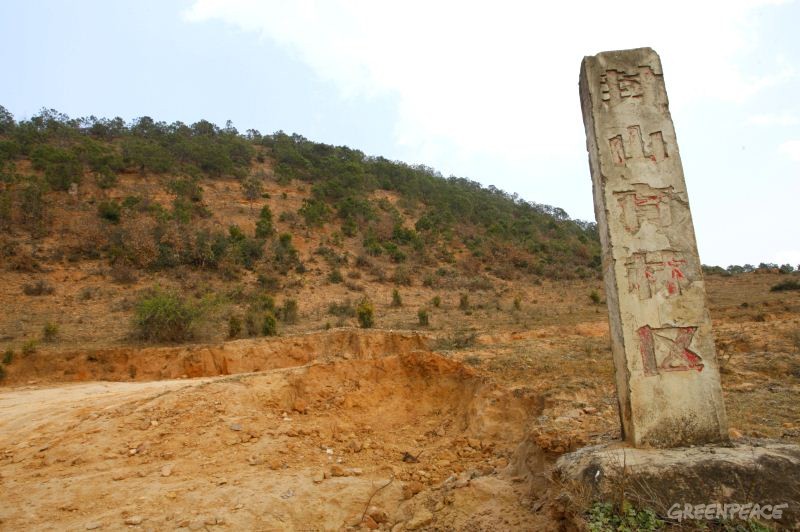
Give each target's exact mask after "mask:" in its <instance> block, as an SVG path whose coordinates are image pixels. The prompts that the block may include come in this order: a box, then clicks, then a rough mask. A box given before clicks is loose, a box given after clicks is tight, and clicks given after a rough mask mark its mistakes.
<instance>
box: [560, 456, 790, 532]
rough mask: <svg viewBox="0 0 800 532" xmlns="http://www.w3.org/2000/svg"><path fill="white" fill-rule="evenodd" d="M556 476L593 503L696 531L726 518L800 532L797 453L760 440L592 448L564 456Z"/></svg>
mask: <svg viewBox="0 0 800 532" xmlns="http://www.w3.org/2000/svg"><path fill="white" fill-rule="evenodd" d="M555 476H556V478H558V479H560V480H562V481H573V482H575V483H577V484H578V487H580V488H584V489H586V490H587V491H589V493H590V497H591V498H593V499H595V500H600V499H602V500H620V499H621V495H622V494H623V493H624V496H625V499H626V500H629V501H631V502H633V503H636V504H638V505H641V506H646V507H650V508H652V509H654V510H655V511H656V512H657V513H658V514H659V516H661V517H662V518H667V520H669V521H675V522H677V521H682V522H686V521H689V522H690V524H691V522H693V521H691V520H696V521H694V522H695V523H696V524H698V525H701V524H703V523H707V524H708V523H710V522H712V521H713V520H714V519H719V520H721V517H720V516H722V515H725V516H727V518H728V519H731V517H732V518H733V519H734V520H738V519H742V518H743V519H745V520H747V519H753V520H756V521H761V522H763V523H764V524H767V525H769V526H771V527H775V528H778V529H788V528H796V529H800V446H797V445H789V444H785V443H780V442H774V441H767V440H740V441H738V442H736V443H733V444H727V445H707V446H697V447H687V448H678V449H635V448H632V447H628V446H626V445H625V444H623V443H614V444H609V445H598V446H594V447H585V448H583V449H580V450H578V451H576V452H574V453H569V454H565V455H563V456H562V457H561V458H559V459H558V461H557V462H556V468H555ZM700 505H703V506H702V507H701V506H700ZM726 505H727V506H726ZM748 505H749V506H748ZM756 505H758V506H756ZM778 513H780V514H781V515H780V519H778V518H777V516H778ZM767 516H770V518H768V517H767ZM698 518H699V519H698Z"/></svg>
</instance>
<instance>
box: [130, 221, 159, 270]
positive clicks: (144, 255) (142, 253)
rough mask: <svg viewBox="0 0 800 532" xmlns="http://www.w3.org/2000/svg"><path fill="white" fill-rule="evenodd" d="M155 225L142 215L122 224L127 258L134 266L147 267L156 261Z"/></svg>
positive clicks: (154, 222)
mask: <svg viewBox="0 0 800 532" xmlns="http://www.w3.org/2000/svg"><path fill="white" fill-rule="evenodd" d="M157 225H158V224H157V222H156V221H155V220H153V219H152V218H151V217H150V216H146V215H142V214H140V215H136V216H135V217H129V218H127V219H126V220H125V221H124V222H123V223H122V238H123V244H124V246H125V249H126V251H127V255H128V257H127V258H128V259H129V260H130V261H131V262H132V263H133V264H134V265H136V266H139V267H147V266H150V265H151V264H153V263H154V262H155V261H156V260H157V259H158V245H157V243H156V241H155V239H154V238H153V235H154V233H155V229H156V226H157Z"/></svg>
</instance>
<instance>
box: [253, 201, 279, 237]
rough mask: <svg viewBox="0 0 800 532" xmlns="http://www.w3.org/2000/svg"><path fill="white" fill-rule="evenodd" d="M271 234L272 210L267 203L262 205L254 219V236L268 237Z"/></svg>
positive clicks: (273, 231)
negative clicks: (255, 219)
mask: <svg viewBox="0 0 800 532" xmlns="http://www.w3.org/2000/svg"><path fill="white" fill-rule="evenodd" d="M273 234H275V227H274V226H273V224H272V211H271V210H270V208H269V206H268V205H264V206H263V207H261V212H260V213H259V215H258V221H256V238H269V237H271V236H272V235H273Z"/></svg>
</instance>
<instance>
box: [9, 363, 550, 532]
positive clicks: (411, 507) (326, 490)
mask: <svg viewBox="0 0 800 532" xmlns="http://www.w3.org/2000/svg"><path fill="white" fill-rule="evenodd" d="M538 405H539V402H538V401H537V399H536V397H534V396H532V395H530V394H529V393H526V392H525V391H524V390H515V391H510V390H505V389H503V388H501V387H498V386H497V385H495V384H493V383H491V382H489V381H487V379H486V378H484V377H480V376H478V375H477V374H475V373H474V372H473V371H472V370H470V369H468V368H467V367H465V366H463V365H461V364H460V363H458V362H455V361H452V360H448V359H446V358H443V357H441V356H439V355H435V354H432V353H427V352H417V353H411V354H402V355H391V356H386V357H382V358H377V359H367V360H364V359H360V360H359V359H352V360H335V361H326V360H323V361H321V362H317V363H312V364H310V365H305V366H300V367H292V368H284V369H277V370H270V371H266V372H263V373H258V374H244V375H236V376H226V377H213V378H200V379H179V380H168V381H156V382H124V383H123V382H116V383H111V382H88V383H81V384H67V385H60V386H33V387H21V388H15V389H6V390H4V391H2V392H0V453H1V454H0V483H2V486H1V487H2V492H3V493H5V494H6V495H5V504H4V505H3V506H2V507H0V519H1V520H2V522H1V523H0V528H2V529H3V530H6V529H7V530H87V529H90V530H94V529H103V530H117V529H126V528H133V529H141V530H148V529H149V530H175V529H178V530H186V529H188V530H223V529H230V530H341V529H344V528H349V527H355V528H358V527H374V528H379V529H383V530H389V529H398V530H403V529H425V528H429V527H436V528H438V529H463V528H464V527H465V526H467V525H469V526H473V527H475V526H477V527H478V529H481V528H487V527H488V528H498V527H499V528H504V527H506V528H514V529H523V530H524V529H541V528H542V525H543V524H544V523H545V522H546V519H547V518H546V517H545V516H543V515H540V514H537V513H535V512H533V511H532V510H531V509H530V507H531V504H530V503H531V500H532V498H534V499H535V497H536V494H535V493H533V492H532V489H533V488H532V486H533V484H532V483H531V482H532V479H533V476H532V475H531V474H530V473H531V472H530V470H529V468H528V466H526V465H524V462H525V460H526V459H527V457H523V458H522V462H520V458H519V456H517V457H516V458H515V456H516V455H515V450H516V449H517V447H518V445H519V442H520V441H521V440H523V439H524V433H523V431H524V427H525V426H526V424H527V421H526V420H528V419H529V418H530V417H531V416H532V415H535V414H536V413H537V411H538V410H537V409H538V408H540V406H538ZM509 462H513V464H512V466H509ZM520 463H523V465H522V467H521V466H520ZM538 473H539V474H540V473H541V471H539V472H538ZM534 476H535V475H534ZM381 486H385V487H384V488H383V489H380V490H378V488H379V487H381ZM371 496H372V501H371V503H370V507H369V508H368V507H367V501H369V500H370V497H371ZM365 511H366V513H365Z"/></svg>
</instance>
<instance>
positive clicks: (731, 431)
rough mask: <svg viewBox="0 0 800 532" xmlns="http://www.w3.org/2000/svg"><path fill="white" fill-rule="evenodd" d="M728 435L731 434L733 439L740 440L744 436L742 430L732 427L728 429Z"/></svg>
mask: <svg viewBox="0 0 800 532" xmlns="http://www.w3.org/2000/svg"><path fill="white" fill-rule="evenodd" d="M728 436H730V438H731V439H732V440H738V439H739V438H741V437H742V432H741V431H740V430H739V429H735V428H733V427H731V428H729V429H728Z"/></svg>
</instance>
